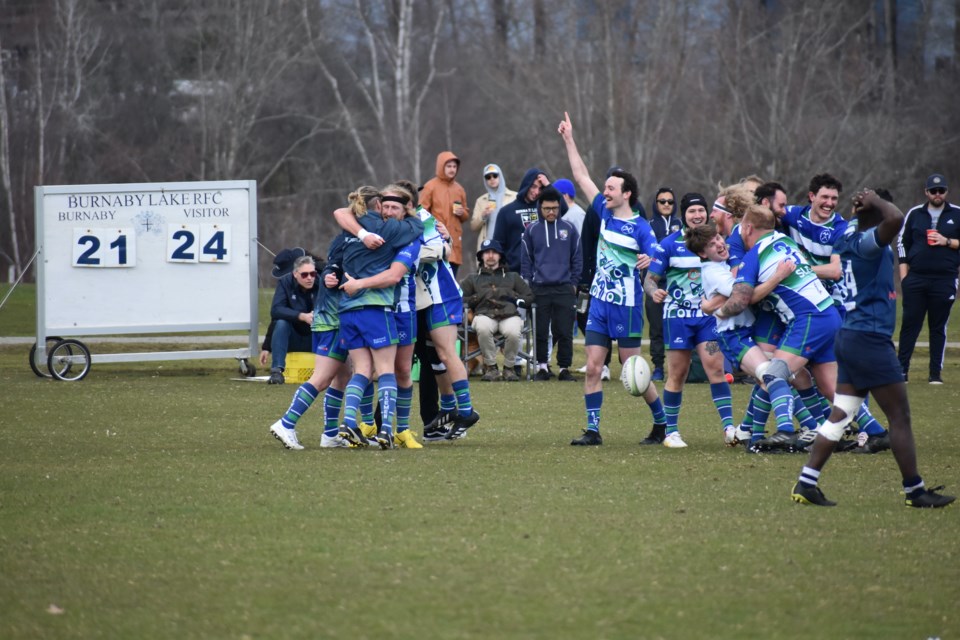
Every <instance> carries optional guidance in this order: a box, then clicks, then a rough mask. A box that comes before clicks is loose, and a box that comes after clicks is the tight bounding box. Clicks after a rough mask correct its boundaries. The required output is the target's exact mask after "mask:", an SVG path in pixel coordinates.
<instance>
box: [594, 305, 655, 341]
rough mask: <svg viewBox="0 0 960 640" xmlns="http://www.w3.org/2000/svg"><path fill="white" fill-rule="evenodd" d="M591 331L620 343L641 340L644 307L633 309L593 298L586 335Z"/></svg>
mask: <svg viewBox="0 0 960 640" xmlns="http://www.w3.org/2000/svg"><path fill="white" fill-rule="evenodd" d="M590 331H592V332H594V333H599V334H601V335H605V336H607V337H608V338H612V339H614V340H618V341H619V339H620V338H637V339H639V338H640V337H641V336H642V335H643V306H642V304H641V305H640V306H636V307H631V306H627V305H622V304H613V303H610V302H604V301H603V300H598V299H597V298H591V299H590V311H589V312H588V313H587V327H586V330H585V333H586V332H590ZM621 346H626V345H623V344H621Z"/></svg>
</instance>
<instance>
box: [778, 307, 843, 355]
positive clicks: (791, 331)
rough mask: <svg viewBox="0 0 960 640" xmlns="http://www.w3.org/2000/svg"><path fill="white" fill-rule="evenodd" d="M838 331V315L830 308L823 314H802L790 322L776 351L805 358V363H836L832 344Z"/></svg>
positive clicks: (834, 309)
mask: <svg viewBox="0 0 960 640" xmlns="http://www.w3.org/2000/svg"><path fill="white" fill-rule="evenodd" d="M839 329H840V314H839V313H837V309H836V307H834V306H831V307H830V308H828V309H827V310H826V311H824V312H823V313H817V314H804V315H802V316H797V317H796V318H794V319H793V320H791V321H790V324H788V325H787V328H786V329H785V330H784V332H783V340H781V341H780V345H779V347H778V349H780V350H781V351H786V352H787V353H792V354H794V355H798V356H800V357H802V358H806V359H807V362H809V363H811V364H817V363H820V362H836V360H837V357H836V356H835V355H834V353H833V343H834V340H835V339H836V337H837V330H839Z"/></svg>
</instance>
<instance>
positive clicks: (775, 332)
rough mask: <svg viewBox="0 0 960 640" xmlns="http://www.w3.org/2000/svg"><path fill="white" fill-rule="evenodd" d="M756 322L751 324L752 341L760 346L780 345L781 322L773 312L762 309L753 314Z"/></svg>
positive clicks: (781, 335) (782, 327)
mask: <svg viewBox="0 0 960 640" xmlns="http://www.w3.org/2000/svg"><path fill="white" fill-rule="evenodd" d="M755 315H756V316H757V319H756V321H754V323H753V339H754V341H755V342H758V343H761V344H772V345H774V346H776V345H778V344H780V341H781V340H782V339H783V329H784V325H783V321H782V320H781V319H780V316H778V315H777V314H776V313H775V312H774V311H770V310H768V309H764V310H762V311H758V312H756V314H755Z"/></svg>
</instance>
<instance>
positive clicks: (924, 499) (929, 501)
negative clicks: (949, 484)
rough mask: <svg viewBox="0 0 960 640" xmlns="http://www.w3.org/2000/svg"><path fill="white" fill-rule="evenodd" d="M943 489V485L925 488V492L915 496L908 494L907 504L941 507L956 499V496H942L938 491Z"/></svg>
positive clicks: (918, 506) (922, 506)
mask: <svg viewBox="0 0 960 640" xmlns="http://www.w3.org/2000/svg"><path fill="white" fill-rule="evenodd" d="M941 489H943V485H940V486H939V487H934V488H933V489H924V490H923V493H921V494H920V495H918V496H916V497H915V498H911V497H910V496H907V499H906V501H905V504H906V505H907V506H908V507H916V508H918V509H940V508H942V507H945V506H947V505H948V504H950V503H951V502H953V501H954V500H956V498H955V497H954V496H942V495H940V494H939V493H937V491H940V490H941Z"/></svg>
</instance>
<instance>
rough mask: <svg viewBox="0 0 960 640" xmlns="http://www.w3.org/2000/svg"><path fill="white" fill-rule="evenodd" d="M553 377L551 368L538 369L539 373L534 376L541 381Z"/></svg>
mask: <svg viewBox="0 0 960 640" xmlns="http://www.w3.org/2000/svg"><path fill="white" fill-rule="evenodd" d="M552 377H553V374H552V373H550V370H549V369H538V370H537V375H535V376H533V379H534V380H539V381H540V382H545V381H547V380H549V379H550V378H552Z"/></svg>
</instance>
